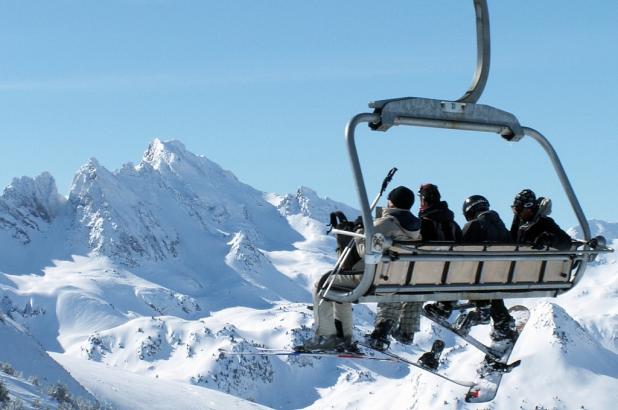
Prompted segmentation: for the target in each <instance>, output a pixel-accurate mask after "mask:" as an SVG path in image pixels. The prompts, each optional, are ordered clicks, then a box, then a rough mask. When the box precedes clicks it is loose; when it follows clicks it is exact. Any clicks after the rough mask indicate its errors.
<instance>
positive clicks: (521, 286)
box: [374, 282, 573, 295]
mask: <svg viewBox="0 0 618 410" xmlns="http://www.w3.org/2000/svg"><path fill="white" fill-rule="evenodd" d="M572 286H573V285H572V284H571V283H568V282H565V283H501V284H495V285H489V284H479V285H412V286H389V285H380V286H376V289H375V292H374V293H375V294H376V295H378V294H380V293H431V292H471V291H486V292H491V291H494V290H509V291H512V290H547V289H567V288H571V287H572Z"/></svg>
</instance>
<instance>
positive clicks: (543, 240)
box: [511, 198, 572, 250]
mask: <svg viewBox="0 0 618 410" xmlns="http://www.w3.org/2000/svg"><path fill="white" fill-rule="evenodd" d="M550 213H551V200H550V199H549V198H539V205H538V210H537V212H536V214H535V215H534V217H533V218H532V219H531V220H530V221H524V220H522V219H521V218H519V217H518V216H517V215H515V216H514V217H513V223H512V224H511V238H513V240H515V241H516V242H517V243H527V244H531V245H533V246H534V247H535V248H538V249H543V248H545V247H547V246H548V247H550V248H554V249H558V250H567V249H570V248H571V243H572V241H571V237H570V236H569V234H567V233H566V232H565V231H563V230H562V229H561V228H560V227H559V226H558V224H557V223H556V222H555V221H554V220H553V219H552V218H550V217H549V216H548V215H549V214H550Z"/></svg>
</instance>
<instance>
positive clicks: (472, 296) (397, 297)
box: [358, 289, 560, 303]
mask: <svg viewBox="0 0 618 410" xmlns="http://www.w3.org/2000/svg"><path fill="white" fill-rule="evenodd" d="M559 292H560V290H551V289H549V290H526V291H519V292H517V291H513V292H500V291H492V292H489V293H482V292H448V293H447V292H437V293H420V294H410V293H406V294H378V295H367V296H363V297H361V298H360V299H359V300H358V301H359V302H360V303H374V302H385V303H400V302H427V301H444V300H450V301H457V300H491V299H520V298H545V297H555V296H557V294H558V293H559Z"/></svg>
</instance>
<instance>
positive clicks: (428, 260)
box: [374, 244, 573, 286]
mask: <svg viewBox="0 0 618 410" xmlns="http://www.w3.org/2000/svg"><path fill="white" fill-rule="evenodd" d="M390 251H391V254H393V255H396V256H395V257H394V258H393V260H383V261H382V262H380V263H379V264H378V265H377V267H376V275H375V277H374V285H376V286H380V285H394V286H397V285H398V286H414V285H475V284H478V285H487V284H491V285H499V284H517V283H518V284H521V283H530V284H552V283H566V282H568V281H569V280H570V277H571V270H572V268H573V260H572V259H570V258H568V257H564V258H563V259H556V258H555V255H551V254H548V253H544V252H543V251H540V250H535V249H532V248H531V247H529V246H517V245H431V244H423V245H418V246H415V247H414V249H412V250H410V249H408V248H397V247H396V246H395V247H393V248H391V249H390ZM432 251H435V252H433V253H432ZM443 252H451V253H453V254H455V253H456V252H459V254H465V253H466V252H482V253H481V254H476V255H470V256H466V257H465V258H459V259H457V258H456V260H450V261H449V260H448V259H449V258H448V253H443ZM498 252H500V253H501V254H502V256H496V258H495V259H491V260H487V258H483V257H482V256H487V255H492V254H496V253H498ZM524 252H526V253H530V252H532V253H537V252H538V257H536V255H534V256H533V257H532V258H529V259H522V258H521V257H520V256H519V254H522V253H524ZM440 255H442V256H443V259H444V260H440ZM410 256H413V257H414V259H415V260H403V259H404V258H405V257H410Z"/></svg>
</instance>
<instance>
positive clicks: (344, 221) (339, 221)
mask: <svg viewBox="0 0 618 410" xmlns="http://www.w3.org/2000/svg"><path fill="white" fill-rule="evenodd" d="M329 226H330V229H329V230H328V232H327V233H329V232H330V231H331V230H332V229H333V228H335V229H339V230H341V231H349V232H354V231H356V230H357V229H358V228H361V227H362V219H360V216H359V217H358V218H357V219H356V220H355V221H354V222H352V221H348V218H347V217H346V216H345V214H344V213H343V212H341V211H336V212H331V214H330V224H329ZM335 238H336V240H337V256H341V254H342V253H343V250H344V249H345V248H346V247H347V246H348V244H349V243H350V242H351V241H352V240H353V239H354V238H353V237H351V236H348V235H341V234H337V235H335ZM360 260H361V257H360V255H359V254H358V251H357V250H356V246H354V244H352V248H351V250H350V253H349V254H348V257H347V258H346V260H345V261H343V262H342V263H341V269H343V270H349V269H352V267H353V266H354V265H355V264H356V262H358V261H360Z"/></svg>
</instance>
